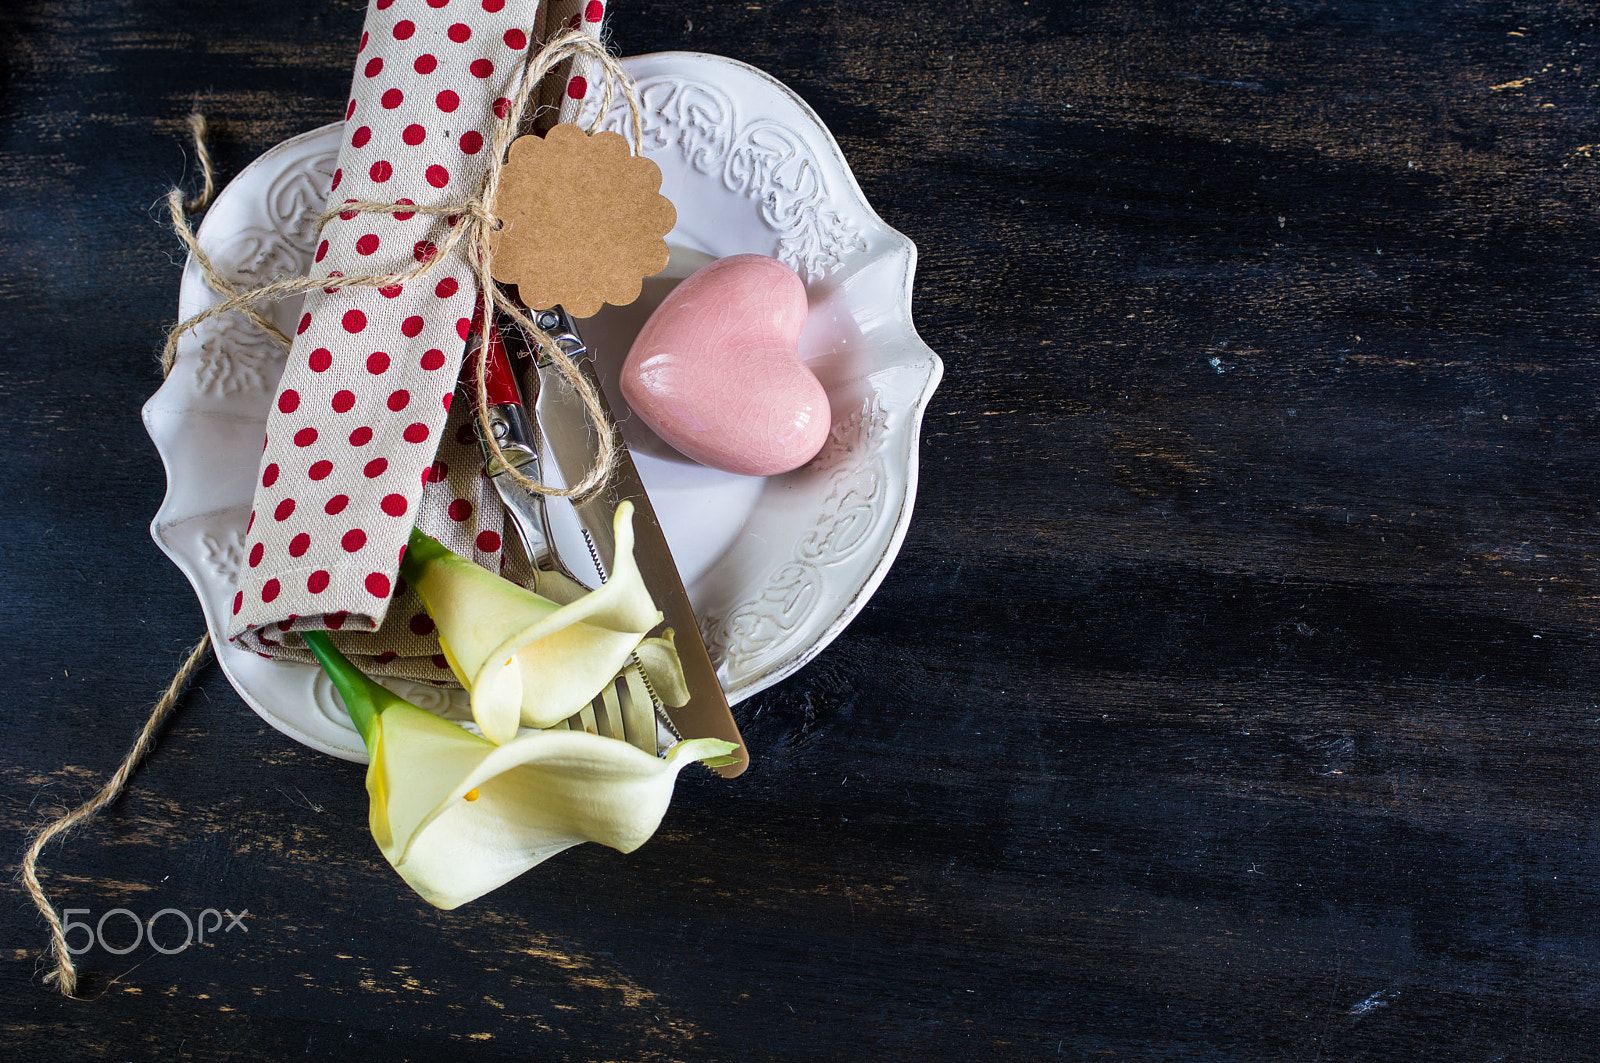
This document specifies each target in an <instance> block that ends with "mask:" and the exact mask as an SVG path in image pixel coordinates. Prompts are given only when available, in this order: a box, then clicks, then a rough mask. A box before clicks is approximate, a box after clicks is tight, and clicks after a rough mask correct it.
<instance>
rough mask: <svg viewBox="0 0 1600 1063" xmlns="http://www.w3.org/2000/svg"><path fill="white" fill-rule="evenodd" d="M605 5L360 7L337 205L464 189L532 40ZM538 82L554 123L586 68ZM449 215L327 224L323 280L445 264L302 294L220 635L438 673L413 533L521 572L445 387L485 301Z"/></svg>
mask: <svg viewBox="0 0 1600 1063" xmlns="http://www.w3.org/2000/svg"><path fill="white" fill-rule="evenodd" d="M604 14H605V8H604V5H603V3H602V2H601V0H548V2H546V3H544V4H538V3H537V2H535V0H371V2H370V5H369V7H368V9H367V17H366V23H365V26H364V28H363V32H362V34H361V43H360V46H359V48H358V49H357V57H356V67H355V76H354V79H353V84H352V88H351V93H350V101H349V104H348V106H347V107H346V110H345V137H344V141H343V144H342V146H341V148H340V152H339V161H338V169H337V170H335V172H334V175H333V183H332V190H331V193H330V198H329V206H330V208H331V207H334V206H337V205H339V204H341V203H349V202H356V201H359V200H375V201H381V202H392V203H408V204H409V203H414V204H421V205H425V206H450V205H453V204H465V203H467V202H469V201H470V200H472V199H473V198H474V197H476V195H477V194H478V192H479V190H480V186H481V184H482V181H483V178H484V175H485V174H486V172H487V169H488V166H489V160H488V158H487V156H488V150H487V146H488V144H489V143H490V141H491V140H492V136H493V133H492V127H493V123H494V121H495V119H496V117H497V115H503V114H504V113H505V111H506V109H507V107H508V106H509V102H508V101H509V98H510V97H511V96H512V95H513V94H514V90H515V86H516V83H517V78H518V76H519V74H520V72H521V70H522V68H523V65H524V64H525V63H526V61H527V60H528V58H529V52H530V48H531V49H534V50H537V48H538V47H539V45H540V43H541V42H542V41H543V40H545V39H547V38H548V37H549V36H552V35H553V34H554V33H556V32H559V31H561V30H564V29H567V28H569V27H571V26H574V25H577V26H582V27H584V28H586V29H587V30H588V31H589V32H591V33H593V34H595V35H598V34H599V33H600V32H601V29H602V19H603V16H604ZM547 82H549V83H550V84H547V85H546V86H542V87H541V92H549V93H550V94H551V98H552V106H554V101H555V100H557V99H559V100H561V101H562V102H563V103H564V104H565V106H564V107H562V108H556V109H555V113H556V115H557V116H558V117H561V118H566V117H569V116H570V114H571V113H572V112H573V110H574V109H575V107H576V105H577V103H578V102H579V101H581V100H582V98H583V97H584V95H585V94H586V93H587V91H588V82H587V77H586V71H585V70H584V69H582V68H581V67H580V68H579V69H575V70H571V71H558V72H557V75H555V76H553V77H551V78H550V79H547ZM552 86H553V87H552ZM563 111H564V112H565V113H562V112H563ZM454 223H455V219H453V218H441V217H438V216H429V215H427V214H421V213H417V214H413V213H410V212H401V213H396V214H392V215H390V214H365V213H361V214H358V213H355V212H353V211H352V212H345V213H343V214H340V215H338V216H337V217H335V218H332V219H330V220H329V221H328V223H327V224H326V225H325V226H324V228H323V230H322V233H321V237H320V240H319V243H318V246H317V251H316V256H315V265H314V266H313V267H312V270H313V272H312V275H313V276H315V277H332V276H347V275H348V276H353V275H356V274H382V273H401V272H404V271H405V270H407V269H410V268H412V267H414V266H415V265H416V264H417V263H418V262H421V261H427V260H430V259H433V258H438V259H440V260H439V261H437V262H436V263H435V264H434V266H433V268H432V269H431V270H430V271H429V272H428V273H427V274H425V275H424V276H423V277H421V278H420V279H417V280H413V281H411V282H410V283H407V284H404V285H393V286H390V287H385V288H345V289H323V290H321V291H314V292H312V293H310V294H308V295H307V296H306V297H305V301H304V305H303V309H302V313H301V317H300V322H299V326H298V329H297V334H296V336H295V339H294V345H293V347H292V349H291V350H290V352H289V355H288V359H287V362H286V365H285V368H284V372H283V377H282V380H281V382H280V384H279V387H278V392H277V394H276V395H275V396H274V399H273V405H272V409H271V411H270V412H269V415H268V419H267V431H266V440H265V445H264V448H263V452H262V456H261V464H260V475H259V478H258V480H257V486H256V494H255V500H254V506H253V509H252V512H251V515H250V527H249V530H248V532H247V533H246V544H245V551H246V552H245V557H246V561H247V564H246V565H245V567H244V569H243V571H242V572H241V573H240V578H239V591H238V594H237V595H236V596H235V598H234V602H233V619H232V622H231V624H230V627H229V631H228V635H229V638H230V639H232V640H233V641H235V642H236V643H237V644H239V645H241V646H244V647H246V648H248V649H252V650H255V651H256V652H258V653H261V654H263V655H265V656H271V657H288V658H293V659H298V660H305V661H309V660H311V659H312V658H311V656H310V654H309V653H308V652H307V651H306V650H305V649H304V648H303V647H302V646H301V645H300V643H299V640H298V639H292V640H288V641H289V642H290V643H291V644H290V645H285V644H284V639H283V636H284V633H285V632H291V631H297V630H329V631H332V632H335V633H336V634H335V635H334V639H335V641H336V643H337V644H338V645H339V648H340V649H341V650H343V651H344V652H345V653H346V654H347V655H348V656H350V657H352V658H353V659H355V660H356V661H357V662H358V663H360V664H361V665H362V666H363V667H365V668H367V669H368V670H370V671H375V672H380V673H384V674H391V675H401V676H406V677H409V678H414V679H425V680H447V679H448V678H449V676H450V673H449V669H448V666H447V665H446V663H445V660H444V657H443V656H442V655H441V654H440V650H439V645H438V641H437V639H436V638H435V637H434V636H433V624H432V622H431V621H430V620H429V619H428V615H427V613H426V612H425V611H424V609H423V608H422V603H421V601H420V600H419V599H418V598H417V597H416V595H415V594H414V593H413V592H412V591H411V590H410V589H409V588H407V587H406V586H405V585H404V583H403V582H402V581H401V580H400V578H399V565H400V556H401V553H402V551H403V549H404V547H405V544H406V540H407V538H408V537H409V535H410V531H411V527H412V525H413V524H415V525H417V526H418V527H420V528H421V529H422V530H423V531H425V532H426V533H428V534H429V535H431V536H433V537H434V538H435V539H438V540H439V541H440V542H442V543H444V544H445V545H446V546H448V547H450V548H451V549H452V550H454V551H455V552H457V553H459V554H461V555H463V556H465V557H469V558H471V559H473V560H474V561H475V562H477V563H478V564H480V565H483V566H484V567H486V568H489V569H490V570H500V569H502V568H503V569H504V570H505V572H506V574H507V575H508V576H510V577H511V578H513V579H517V580H519V582H526V580H527V578H528V577H530V576H531V572H530V571H529V570H528V569H527V565H526V560H525V559H524V558H522V557H521V556H520V552H519V551H518V550H517V549H516V548H515V545H516V544H515V543H514V542H510V540H511V539H514V535H512V534H511V533H510V532H509V531H508V529H507V527H506V519H505V514H504V512H503V510H502V508H501V506H500V503H499V500H498V498H497V497H496V495H495V493H494V489H493V487H492V485H490V484H489V482H488V481H487V479H486V478H485V477H484V476H483V475H482V469H483V460H482V456H481V454H480V453H479V450H478V445H477V441H476V437H475V435H474V428H473V423H472V422H473V413H472V405H473V404H472V401H471V398H470V396H468V395H466V394H465V393H464V392H463V394H462V395H460V396H457V395H456V388H457V376H458V374H459V371H460V367H461V360H462V355H463V353H464V349H465V343H466V339H467V335H468V332H469V330H470V328H471V325H472V319H473V317H474V313H475V308H476V305H477V301H478V294H477V289H476V280H475V273H474V270H473V269H472V268H471V265H470V261H469V258H468V249H467V246H466V242H465V241H463V242H462V243H461V244H459V245H458V246H457V247H456V248H455V249H454V250H452V251H450V252H449V253H448V254H441V252H440V250H439V249H440V247H441V246H442V245H444V243H445V240H446V237H447V236H448V234H449V227H450V226H451V225H452V224H454ZM457 398H459V399H460V401H454V402H453V401H452V400H453V399H457ZM508 543H509V546H508Z"/></svg>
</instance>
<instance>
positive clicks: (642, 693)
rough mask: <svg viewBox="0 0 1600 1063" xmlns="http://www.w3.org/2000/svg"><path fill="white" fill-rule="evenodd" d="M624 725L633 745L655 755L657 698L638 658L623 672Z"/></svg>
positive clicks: (624, 729)
mask: <svg viewBox="0 0 1600 1063" xmlns="http://www.w3.org/2000/svg"><path fill="white" fill-rule="evenodd" d="M620 685H621V687H622V727H623V731H624V732H625V733H626V736H627V739H628V741H629V742H631V743H632V744H633V745H635V746H638V747H639V748H640V749H642V750H644V751H645V752H646V753H649V754H650V755H651V756H654V755H655V754H656V752H657V744H656V709H655V699H654V698H653V697H652V696H651V694H650V688H649V685H648V684H647V683H646V682H645V680H644V671H643V669H641V668H640V667H639V662H638V661H637V660H635V661H633V662H631V663H630V664H629V665H628V667H627V668H625V669H623V672H622V683H621V684H620Z"/></svg>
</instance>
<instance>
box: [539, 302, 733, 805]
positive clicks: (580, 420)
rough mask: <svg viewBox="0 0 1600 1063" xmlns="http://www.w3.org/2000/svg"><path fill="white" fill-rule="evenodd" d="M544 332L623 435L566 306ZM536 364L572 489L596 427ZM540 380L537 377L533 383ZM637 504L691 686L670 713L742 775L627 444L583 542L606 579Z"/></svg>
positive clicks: (558, 458)
mask: <svg viewBox="0 0 1600 1063" xmlns="http://www.w3.org/2000/svg"><path fill="white" fill-rule="evenodd" d="M536 320H537V321H538V323H539V327H540V328H542V329H544V330H545V332H547V333H549V334H550V336H551V338H552V339H554V340H555V342H556V343H558V344H560V346H561V349H562V350H563V351H564V352H565V353H566V354H567V356H568V357H569V358H571V359H572V361H573V363H574V364H575V365H576V366H577V367H578V370H579V372H581V373H582V374H583V375H584V376H585V377H586V378H587V379H588V381H589V383H590V385H591V386H592V387H593V388H594V390H595V394H597V395H598V396H599V398H600V405H601V407H602V408H603V409H604V411H605V417H606V422H607V429H608V430H609V431H611V432H612V433H613V434H615V435H616V438H617V439H618V441H619V443H620V442H621V436H620V434H619V433H617V429H616V420H615V418H614V417H613V416H612V413H611V407H610V404H609V403H607V401H606V396H605V391H604V390H603V389H602V388H601V386H600V377H599V374H597V373H596V372H595V368H594V361H593V358H592V357H591V356H590V354H589V352H588V349H587V348H586V347H585V346H584V343H583V339H582V338H581V337H580V336H579V335H578V330H577V326H576V325H574V324H573V321H572V318H571V317H570V316H569V315H568V314H567V312H566V311H565V310H563V309H561V307H559V306H557V307H553V308H551V309H549V310H540V311H537V312H536ZM532 362H533V367H532V369H529V370H524V377H523V379H524V380H525V381H527V383H525V384H524V385H523V392H524V393H525V394H528V395H532V394H534V393H535V391H537V395H538V399H537V402H536V404H535V409H536V411H537V419H538V425H539V429H540V432H541V434H542V436H543V439H544V444H545V446H544V451H545V454H546V456H547V457H548V458H549V459H550V460H551V461H553V462H554V463H555V466H556V468H557V469H558V470H559V471H560V473H561V476H562V478H563V479H564V480H565V481H566V482H567V483H569V484H571V483H577V482H578V481H579V480H580V479H582V478H583V477H584V476H585V475H587V473H588V471H589V468H590V466H591V465H592V464H593V463H594V456H595V446H594V436H593V427H592V426H591V425H590V423H589V417H588V413H587V412H586V411H585V409H584V407H583V403H582V402H581V401H580V400H579V398H578V395H577V392H576V391H574V390H573V388H572V386H571V385H570V384H568V383H567V382H566V380H565V379H564V378H563V377H562V376H561V372H560V370H559V369H557V368H556V367H555V365H554V363H553V362H552V361H551V359H550V356H549V354H548V353H546V352H543V351H540V352H538V353H537V354H536V355H535V356H534V357H533V358H532ZM530 377H533V379H530ZM624 500H628V501H631V502H632V503H633V509H634V517H633V532H634V546H633V553H634V558H635V560H636V561H637V562H638V565H639V571H640V573H641V574H642V575H643V577H644V583H645V587H646V588H647V589H648V590H649V591H650V597H651V598H652V599H654V601H655V603H656V608H657V609H660V610H661V612H662V613H663V614H664V615H665V617H666V620H665V625H666V626H667V627H670V628H671V629H672V631H673V636H674V640H675V643H676V645H677V649H678V657H679V659H680V660H681V661H682V663H683V674H684V678H685V679H686V680H687V681H688V688H689V702H688V704H686V705H682V706H679V707H676V708H674V707H672V706H667V707H666V714H667V716H668V718H669V719H670V720H671V722H672V724H673V726H674V729H675V730H676V731H677V732H678V734H679V736H680V737H682V738H720V739H723V740H724V741H726V742H731V743H733V745H735V746H736V747H737V748H736V749H735V750H734V751H733V753H732V754H730V758H731V759H730V762H729V763H726V764H723V765H722V766H720V767H717V768H715V769H713V770H715V771H716V772H717V773H718V774H720V775H722V776H724V777H725V778H732V777H734V776H735V775H738V774H740V773H741V772H743V771H744V770H745V768H747V767H748V766H749V763H750V760H749V754H748V752H747V751H746V749H745V745H744V739H743V738H742V737H741V736H740V734H739V725H738V724H737V723H735V722H734V719H733V713H732V712H730V711H729V710H728V698H727V695H726V694H724V693H723V690H722V683H721V682H720V681H719V680H718V679H717V672H716V668H715V667H714V666H713V665H712V663H711V656H710V654H709V653H707V652H706V645H705V642H704V641H703V640H702V639H701V637H700V628H699V626H698V625H697V624H696V623H695V618H694V608H693V606H692V605H690V603H689V595H688V593H687V592H686V591H685V590H684V587H683V579H682V577H681V576H679V574H678V566H677V564H676V563H675V562H674V561H673V560H672V550H671V548H670V547H669V546H668V545H667V538H666V536H665V535H663V534H662V531H661V522H660V521H659V520H658V519H657V517H656V511H655V508H654V507H653V506H651V504H650V496H649V494H648V493H647V492H646V491H645V488H644V482H643V481H642V480H640V479H639V471H638V469H636V468H635V467H634V464H633V458H632V457H631V456H630V455H629V453H628V448H627V444H625V443H622V444H621V445H620V446H619V447H618V453H617V464H616V468H615V470H614V471H613V472H612V474H611V476H610V478H609V479H607V481H606V482H605V484H604V485H603V486H602V487H601V488H600V489H599V490H598V491H596V492H595V493H594V494H592V495H590V496H589V497H588V498H587V499H585V500H584V501H582V502H575V503H574V505H573V509H574V510H575V511H576V513H577V516H578V521H579V523H580V524H582V525H583V531H584V538H585V540H586V541H587V543H588V545H589V550H590V553H591V554H592V559H593V561H594V563H595V567H596V568H597V569H598V570H599V572H600V575H601V577H602V578H604V577H605V576H606V574H607V573H606V570H605V567H604V564H603V561H602V559H603V558H610V557H612V556H613V555H614V553H615V550H616V540H615V537H614V535H613V533H612V517H613V515H614V514H615V513H616V509H617V506H618V504H619V503H621V502H622V501H624Z"/></svg>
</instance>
